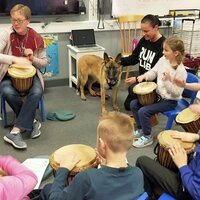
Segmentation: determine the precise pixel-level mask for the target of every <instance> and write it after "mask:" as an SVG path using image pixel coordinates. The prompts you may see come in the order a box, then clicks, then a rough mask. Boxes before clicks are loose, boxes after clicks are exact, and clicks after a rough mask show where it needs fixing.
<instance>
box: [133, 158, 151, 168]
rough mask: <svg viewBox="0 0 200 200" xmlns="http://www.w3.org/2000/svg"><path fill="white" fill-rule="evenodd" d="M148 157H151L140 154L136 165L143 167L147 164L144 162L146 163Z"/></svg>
mask: <svg viewBox="0 0 200 200" xmlns="http://www.w3.org/2000/svg"><path fill="white" fill-rule="evenodd" d="M148 159H149V158H148V157H147V156H140V157H138V158H137V160H136V163H135V165H136V166H137V167H139V168H141V167H142V166H143V165H145V164H144V163H146V161H147V160H148Z"/></svg>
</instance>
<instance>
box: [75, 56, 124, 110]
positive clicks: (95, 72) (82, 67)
mask: <svg viewBox="0 0 200 200" xmlns="http://www.w3.org/2000/svg"><path fill="white" fill-rule="evenodd" d="M120 63H121V54H118V55H117V57H116V58H115V59H113V58H111V57H109V56H108V55H107V54H106V53H104V59H103V58H101V57H99V56H95V55H85V56H82V57H81V58H80V59H79V60H78V87H79V88H80V97H81V99H82V100H86V97H85V94H84V86H85V84H86V82H87V83H88V90H89V92H90V94H91V95H92V96H96V92H95V91H94V90H93V89H92V84H93V83H95V82H99V83H100V87H101V112H102V113H104V112H106V111H107V110H106V102H105V95H106V89H108V88H112V96H111V98H112V106H113V109H114V110H119V108H118V105H117V91H118V86H119V83H120V80H121V73H122V66H121V64H120Z"/></svg>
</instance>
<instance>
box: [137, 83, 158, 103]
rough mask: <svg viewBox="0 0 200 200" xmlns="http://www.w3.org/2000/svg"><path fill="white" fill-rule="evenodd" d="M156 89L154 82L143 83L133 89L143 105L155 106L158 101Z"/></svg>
mask: <svg viewBox="0 0 200 200" xmlns="http://www.w3.org/2000/svg"><path fill="white" fill-rule="evenodd" d="M156 87H157V84H156V83H154V82H142V83H139V84H137V85H136V86H135V87H134V88H133V92H134V93H135V94H137V96H138V100H139V102H140V104H141V105H143V106H145V105H149V104H153V103H155V101H156Z"/></svg>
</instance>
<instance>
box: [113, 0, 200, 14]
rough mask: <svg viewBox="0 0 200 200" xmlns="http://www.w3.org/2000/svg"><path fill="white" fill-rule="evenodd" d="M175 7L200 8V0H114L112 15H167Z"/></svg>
mask: <svg viewBox="0 0 200 200" xmlns="http://www.w3.org/2000/svg"><path fill="white" fill-rule="evenodd" d="M173 9H200V0H112V16H113V17H117V16H120V15H129V14H134V15H146V14H154V15H159V16H163V15H167V14H169V10H173Z"/></svg>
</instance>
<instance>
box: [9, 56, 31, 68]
mask: <svg viewBox="0 0 200 200" xmlns="http://www.w3.org/2000/svg"><path fill="white" fill-rule="evenodd" d="M12 63H13V64H18V65H24V66H27V65H31V62H30V61H29V60H28V59H27V58H24V57H17V56H13V57H12Z"/></svg>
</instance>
